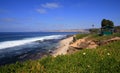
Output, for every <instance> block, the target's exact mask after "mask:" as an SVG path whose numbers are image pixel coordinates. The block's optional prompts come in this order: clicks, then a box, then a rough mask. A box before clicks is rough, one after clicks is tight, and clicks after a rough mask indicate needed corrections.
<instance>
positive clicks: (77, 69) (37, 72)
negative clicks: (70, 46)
mask: <svg viewBox="0 0 120 73" xmlns="http://www.w3.org/2000/svg"><path fill="white" fill-rule="evenodd" d="M76 36H77V39H80V38H83V37H86V36H89V38H90V39H94V40H96V41H98V40H107V39H110V38H113V37H120V34H119V33H115V34H113V35H109V36H98V35H97V34H92V35H88V34H85V35H83V34H82V35H80V34H77V35H76ZM119 45H120V41H114V42H110V43H109V44H106V45H102V46H98V47H97V48H96V49H83V50H80V51H77V52H76V53H74V54H69V55H59V56H57V57H52V56H47V57H44V58H42V59H39V60H35V61H32V60H29V61H26V62H23V63H20V62H16V63H15V64H10V65H5V66H1V67H0V73H120V55H119V53H120V46H119Z"/></svg>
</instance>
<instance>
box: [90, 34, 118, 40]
mask: <svg viewBox="0 0 120 73" xmlns="http://www.w3.org/2000/svg"><path fill="white" fill-rule="evenodd" d="M113 37H120V33H114V34H112V35H106V36H99V35H98V34H93V35H90V37H89V39H94V40H96V41H99V40H108V39H110V38H113Z"/></svg>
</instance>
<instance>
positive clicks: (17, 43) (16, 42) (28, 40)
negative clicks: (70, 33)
mask: <svg viewBox="0 0 120 73" xmlns="http://www.w3.org/2000/svg"><path fill="white" fill-rule="evenodd" d="M63 37H65V35H51V36H44V37H34V38H25V39H21V40H13V41H4V42H0V49H5V48H10V47H16V46H21V45H25V44H28V43H31V42H35V41H37V40H40V41H44V40H50V39H60V38H63Z"/></svg>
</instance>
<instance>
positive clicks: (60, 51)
mask: <svg viewBox="0 0 120 73" xmlns="http://www.w3.org/2000/svg"><path fill="white" fill-rule="evenodd" d="M72 41H73V36H71V37H68V38H66V39H63V40H61V41H60V42H59V46H57V49H56V50H55V51H54V52H53V54H52V56H54V57H56V56H58V55H65V54H67V50H68V49H69V44H70V43H71V42H72Z"/></svg>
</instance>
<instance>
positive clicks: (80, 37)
mask: <svg viewBox="0 0 120 73" xmlns="http://www.w3.org/2000/svg"><path fill="white" fill-rule="evenodd" d="M88 35H89V34H76V37H75V38H76V39H77V40H78V39H82V38H83V37H86V36H88Z"/></svg>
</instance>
